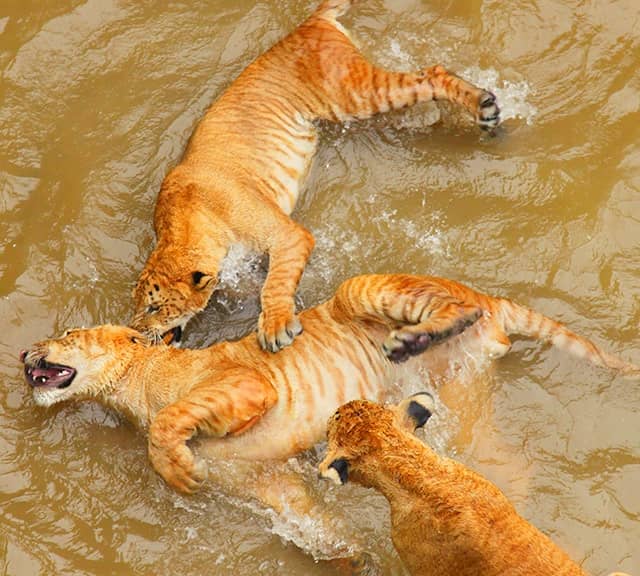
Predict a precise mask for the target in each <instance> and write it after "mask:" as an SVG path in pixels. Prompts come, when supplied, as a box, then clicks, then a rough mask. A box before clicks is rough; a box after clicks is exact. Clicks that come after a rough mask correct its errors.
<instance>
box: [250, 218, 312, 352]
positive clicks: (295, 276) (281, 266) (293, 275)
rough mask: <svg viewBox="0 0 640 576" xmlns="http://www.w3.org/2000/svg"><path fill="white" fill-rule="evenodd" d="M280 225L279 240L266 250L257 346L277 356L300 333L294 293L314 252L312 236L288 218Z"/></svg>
mask: <svg viewBox="0 0 640 576" xmlns="http://www.w3.org/2000/svg"><path fill="white" fill-rule="evenodd" d="M283 222H284V223H285V226H282V222H281V223H279V229H278V236H277V239H276V240H275V242H274V243H273V244H272V245H271V247H270V248H269V272H268V273H267V279H266V280H265V283H264V286H263V288H262V295H261V302H262V313H261V314H260V318H259V320H258V342H259V343H260V346H261V347H262V348H263V349H264V350H269V351H270V352H277V351H278V350H280V349H282V348H284V347H285V346H289V344H291V343H292V342H293V340H294V338H295V337H296V336H297V335H298V334H300V333H301V332H302V325H301V324H300V321H299V320H298V318H297V317H296V314H295V301H294V298H295V293H296V290H297V288H298V283H299V282H300V277H301V276H302V272H303V271H304V267H305V265H306V263H307V260H308V259H309V256H310V254H311V251H312V250H313V245H314V240H313V236H311V233H310V232H308V231H307V230H306V229H304V228H303V227H302V226H300V225H299V224H296V223H295V222H293V221H292V220H290V219H289V218H286V221H285V220H284V218H283Z"/></svg>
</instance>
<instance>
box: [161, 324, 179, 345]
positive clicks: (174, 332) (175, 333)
mask: <svg viewBox="0 0 640 576" xmlns="http://www.w3.org/2000/svg"><path fill="white" fill-rule="evenodd" d="M180 340H182V326H180V325H178V326H175V327H174V328H171V330H168V331H167V332H165V333H164V334H163V335H162V341H163V342H164V343H165V344H178V343H179V342H180Z"/></svg>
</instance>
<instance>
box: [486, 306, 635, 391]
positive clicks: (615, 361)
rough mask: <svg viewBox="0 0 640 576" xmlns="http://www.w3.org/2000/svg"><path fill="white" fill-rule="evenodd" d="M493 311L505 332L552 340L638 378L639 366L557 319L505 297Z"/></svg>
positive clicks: (601, 363)
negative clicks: (579, 333) (609, 351)
mask: <svg viewBox="0 0 640 576" xmlns="http://www.w3.org/2000/svg"><path fill="white" fill-rule="evenodd" d="M494 302H495V304H494V307H493V308H494V312H495V313H496V314H497V315H498V316H499V317H501V318H502V324H503V326H504V330H505V332H506V333H507V334H519V335H521V336H527V337H529V338H536V339H538V340H543V341H546V342H551V344H553V345H554V346H556V347H557V348H559V349H561V350H564V351H566V352H569V353H570V354H572V355H574V356H576V357H578V358H586V359H587V360H589V361H590V362H591V363H593V364H595V365H596V366H602V367H605V368H610V369H612V370H616V371H617V372H619V373H620V374H621V375H623V376H624V377H625V378H629V379H632V380H640V367H638V366H636V365H635V364H631V363H630V362H626V361H625V360H623V359H622V358H619V357H618V356H614V355H613V354H609V353H608V352H605V351H604V350H602V349H601V348H600V347H599V346H598V345H597V344H595V343H594V342H592V341H591V340H588V339H587V338H583V337H582V336H579V335H578V334H576V333H575V332H572V331H571V330H569V329H568V328H567V327H566V326H564V325H563V324H561V323H560V322H556V321H555V320H552V319H551V318H548V317H547V316H544V315H543V314H540V313H539V312H536V311H534V310H531V309H529V308H526V307H525V306H521V305H520V304H516V303H515V302H512V301H511V300H507V299H506V298H496V299H495V300H494Z"/></svg>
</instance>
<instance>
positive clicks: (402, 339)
mask: <svg viewBox="0 0 640 576" xmlns="http://www.w3.org/2000/svg"><path fill="white" fill-rule="evenodd" d="M481 316H482V310H481V309H480V308H476V309H474V310H473V311H471V312H468V313H466V314H464V315H462V316H460V317H459V318H457V319H456V320H454V321H453V322H451V323H449V324H448V325H447V327H446V328H442V329H439V330H430V329H429V328H427V327H426V326H428V323H427V324H426V326H425V327H424V328H421V325H420V324H417V325H411V326H404V327H403V328H400V329H398V330H393V331H392V332H391V333H390V334H389V336H388V337H387V339H386V340H385V341H384V342H383V344H382V350H383V351H384V353H385V355H386V356H387V358H389V360H391V361H392V362H404V361H405V360H408V359H409V358H410V357H411V356H416V355H418V354H420V353H421V352H424V351H425V350H426V349H427V348H429V347H431V346H433V345H434V344H437V343H438V342H442V341H443V340H446V339H447V338H452V337H453V336H457V335H458V334H460V333H461V332H463V331H464V330H465V329H466V328H467V327H469V326H471V325H472V324H473V323H474V322H476V320H478V319H479V318H480V317H481Z"/></svg>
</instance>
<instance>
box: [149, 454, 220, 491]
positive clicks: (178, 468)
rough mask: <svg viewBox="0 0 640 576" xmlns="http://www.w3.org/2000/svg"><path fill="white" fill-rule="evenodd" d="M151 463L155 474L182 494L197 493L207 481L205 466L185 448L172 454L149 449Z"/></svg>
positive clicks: (204, 463) (203, 462)
mask: <svg viewBox="0 0 640 576" xmlns="http://www.w3.org/2000/svg"><path fill="white" fill-rule="evenodd" d="M149 457H150V459H151V463H152V464H153V467H154V468H155V470H156V472H158V474H160V476H162V478H163V479H164V480H165V482H166V483H167V484H168V485H169V486H170V487H171V488H173V489H174V490H176V491H178V492H182V493H183V494H193V493H194V492H197V491H198V490H199V489H200V488H201V487H202V484H203V483H204V481H205V480H206V479H207V464H206V462H205V461H204V460H201V459H199V458H198V459H197V458H195V457H194V455H193V452H192V451H191V450H190V449H189V448H187V446H184V445H183V446H180V447H179V448H178V449H176V450H175V451H173V452H165V451H160V450H158V449H151V450H150V451H149Z"/></svg>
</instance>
